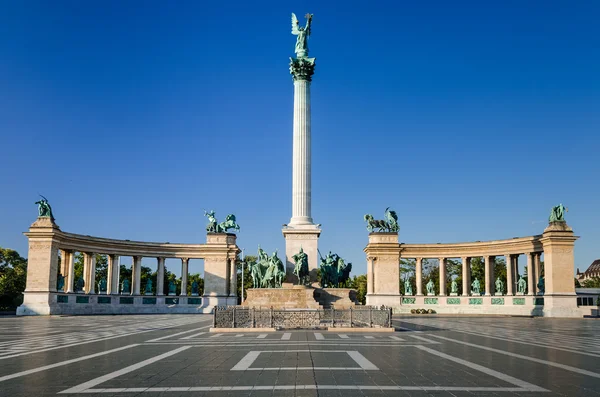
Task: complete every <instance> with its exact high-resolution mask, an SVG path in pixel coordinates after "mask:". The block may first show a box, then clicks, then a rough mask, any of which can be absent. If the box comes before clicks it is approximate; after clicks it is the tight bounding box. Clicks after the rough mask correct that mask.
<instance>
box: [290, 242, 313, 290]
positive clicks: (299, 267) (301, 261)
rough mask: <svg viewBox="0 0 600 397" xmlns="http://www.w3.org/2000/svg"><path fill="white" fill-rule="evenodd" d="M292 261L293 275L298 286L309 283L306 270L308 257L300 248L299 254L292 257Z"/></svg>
mask: <svg viewBox="0 0 600 397" xmlns="http://www.w3.org/2000/svg"><path fill="white" fill-rule="evenodd" d="M292 259H293V260H294V275H295V276H296V277H297V278H298V285H306V284H308V283H309V281H310V277H309V270H308V255H306V253H305V252H304V250H303V249H302V247H300V252H298V253H297V254H296V255H293V256H292Z"/></svg>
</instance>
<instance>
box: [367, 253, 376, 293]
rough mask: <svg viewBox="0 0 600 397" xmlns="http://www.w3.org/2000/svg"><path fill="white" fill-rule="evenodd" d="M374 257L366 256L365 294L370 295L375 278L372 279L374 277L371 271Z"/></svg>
mask: <svg viewBox="0 0 600 397" xmlns="http://www.w3.org/2000/svg"><path fill="white" fill-rule="evenodd" d="M374 260H375V258H373V257H370V258H367V294H368V295H370V294H372V293H373V292H374V291H373V286H374V285H375V280H374V279H373V278H374V277H375V272H374V271H373V262H374Z"/></svg>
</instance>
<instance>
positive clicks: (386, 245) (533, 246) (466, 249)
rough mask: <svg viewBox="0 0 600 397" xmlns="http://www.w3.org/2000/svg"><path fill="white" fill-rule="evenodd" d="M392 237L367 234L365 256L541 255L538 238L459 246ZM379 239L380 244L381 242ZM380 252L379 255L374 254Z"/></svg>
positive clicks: (539, 239)
mask: <svg viewBox="0 0 600 397" xmlns="http://www.w3.org/2000/svg"><path fill="white" fill-rule="evenodd" d="M391 234H393V233H370V234H369V245H367V247H366V248H365V249H364V251H365V252H366V253H367V254H368V255H374V256H377V254H378V253H379V254H384V252H385V253H388V254H389V253H390V252H391V251H396V252H398V254H399V255H400V257H401V258H427V259H438V258H462V257H480V256H504V255H520V254H525V253H535V252H539V253H541V252H543V251H544V248H543V244H542V237H543V236H542V235H535V236H526V237H515V238H511V239H506V240H490V241H472V242H459V243H434V244H405V243H398V242H391V241H390V235H391ZM382 239H383V240H382ZM378 251H381V252H378Z"/></svg>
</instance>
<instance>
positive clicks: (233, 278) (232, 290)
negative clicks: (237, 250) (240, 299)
mask: <svg viewBox="0 0 600 397" xmlns="http://www.w3.org/2000/svg"><path fill="white" fill-rule="evenodd" d="M229 296H237V270H236V268H235V258H231V259H229Z"/></svg>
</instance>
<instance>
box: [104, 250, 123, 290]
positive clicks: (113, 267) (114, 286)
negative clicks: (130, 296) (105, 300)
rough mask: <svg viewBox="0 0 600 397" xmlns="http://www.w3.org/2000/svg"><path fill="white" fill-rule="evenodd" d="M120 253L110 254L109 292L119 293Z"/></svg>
mask: <svg viewBox="0 0 600 397" xmlns="http://www.w3.org/2000/svg"><path fill="white" fill-rule="evenodd" d="M119 271H120V269H119V255H115V254H111V255H108V271H107V273H108V282H107V283H106V293H107V294H109V295H110V294H118V293H119Z"/></svg>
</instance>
